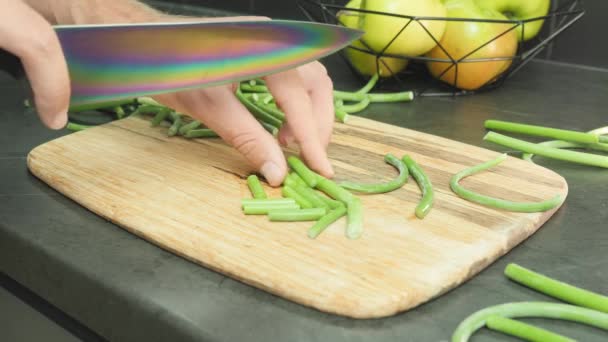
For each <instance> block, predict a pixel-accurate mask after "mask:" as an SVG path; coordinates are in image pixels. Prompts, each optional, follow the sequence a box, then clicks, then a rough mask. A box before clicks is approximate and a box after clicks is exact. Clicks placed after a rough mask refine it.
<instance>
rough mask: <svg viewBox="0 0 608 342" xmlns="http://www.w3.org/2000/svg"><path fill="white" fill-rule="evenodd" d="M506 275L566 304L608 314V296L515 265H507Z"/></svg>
mask: <svg viewBox="0 0 608 342" xmlns="http://www.w3.org/2000/svg"><path fill="white" fill-rule="evenodd" d="M505 275H506V276H507V277H508V278H509V279H511V280H513V281H516V282H518V283H520V284H522V285H524V286H527V287H529V288H532V289H534V290H536V291H539V292H542V293H544V294H547V295H549V296H552V297H555V298H557V299H561V300H563V301H565V302H568V303H571V304H576V305H579V306H583V307H586V308H589V309H593V310H597V311H601V312H605V313H608V296H603V295H601V294H598V293H595V292H592V291H589V290H585V289H581V288H578V287H576V286H572V285H570V284H567V283H564V282H561V281H558V280H555V279H552V278H549V277H547V276H545V275H542V274H540V273H536V272H534V271H531V270H528V269H526V268H524V267H521V266H519V265H517V264H513V263H511V264H509V265H507V267H506V268H505Z"/></svg>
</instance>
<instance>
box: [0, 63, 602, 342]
mask: <svg viewBox="0 0 608 342" xmlns="http://www.w3.org/2000/svg"><path fill="white" fill-rule="evenodd" d="M334 62H335V63H334ZM334 62H331V63H330V62H328V66H329V69H330V73H331V75H332V77H333V78H334V81H335V84H336V88H340V89H349V88H350V89H353V88H356V87H357V85H356V83H354V79H353V77H352V76H351V75H349V74H348V73H347V70H346V69H345V68H344V66H343V65H342V64H340V63H339V62H338V61H337V60H334ZM23 94H24V93H23V92H22V91H21V90H20V88H18V87H17V85H16V84H15V83H13V82H11V81H9V80H8V79H5V78H0V117H1V120H0V128H1V131H2V132H3V134H2V135H0V172H1V173H2V175H1V177H0V197H1V198H2V205H0V274H1V273H4V274H5V275H7V276H8V277H10V278H12V279H14V280H16V281H17V282H19V283H20V284H22V285H23V286H25V287H26V288H28V289H29V290H31V291H33V292H34V293H36V294H37V295H38V296H40V297H42V298H44V299H45V300H46V301H48V302H49V303H51V304H52V305H54V306H56V307H57V308H59V309H60V310H62V311H63V312H65V313H66V314H67V315H69V316H71V317H73V318H74V319H76V320H77V321H79V322H80V323H81V324H83V325H84V326H86V327H88V328H89V329H91V330H92V331H94V332H96V333H97V334H99V335H101V336H103V337H105V338H107V339H109V340H116V341H123V340H130V341H135V340H146V341H153V340H171V341H241V340H249V341H372V340H373V341H447V340H448V339H449V337H450V336H451V333H452V332H453V330H454V328H455V327H456V325H457V324H458V323H459V322H460V321H462V320H463V319H464V318H465V317H466V316H467V315H469V314H471V313H472V312H474V311H476V310H479V309H481V308H484V307H486V306H489V305H493V304H498V303H504V302H511V301H524V300H551V299H550V298H548V297H545V296H543V295H541V294H538V293H536V292H534V291H531V290H528V289H526V288H523V287H521V286H519V285H517V284H514V283H512V282H510V281H508V280H507V279H506V278H505V277H504V276H503V274H502V272H503V270H504V267H505V265H506V264H507V263H508V262H516V263H519V264H521V265H523V266H527V267H529V268H532V269H535V270H539V271H542V272H543V273H546V274H548V275H551V276H553V277H556V278H559V279H561V280H564V281H567V282H570V283H573V284H577V285H579V286H582V287H585V288H588V289H591V290H594V291H598V292H602V293H608V259H607V258H606V254H607V252H608V232H607V230H606V229H607V227H606V222H608V198H607V197H606V194H607V191H606V190H608V186H607V184H608V171H606V170H603V169H597V168H591V167H582V166H577V165H571V164H565V163H561V162H556V161H547V160H543V159H538V161H539V163H542V164H543V165H545V166H547V167H550V168H552V169H553V170H555V171H556V172H558V173H560V174H561V175H563V176H564V177H565V178H566V180H567V181H568V183H569V187H570V194H569V197H568V199H567V201H566V203H565V205H564V207H563V208H562V209H560V210H559V212H558V213H557V214H556V215H555V216H554V217H553V218H552V219H550V220H549V221H548V222H547V223H546V224H545V225H544V226H543V227H542V228H541V229H540V230H539V231H538V232H537V233H536V234H535V235H533V236H532V237H530V238H529V239H528V240H526V241H525V242H523V243H522V244H521V245H519V246H518V247H516V248H515V249H513V250H512V251H511V252H510V253H509V254H507V255H506V256H504V257H503V258H501V259H500V260H498V261H497V262H496V263H495V264H493V265H492V266H490V267H489V268H487V269H486V270H484V271H483V272H481V273H480V274H479V275H478V276H476V277H475V278H473V279H472V280H470V281H469V282H467V283H465V284H463V285H462V286H460V287H458V288H456V289H454V290H453V291H450V292H449V293H447V294H445V295H443V296H441V297H440V298H437V299H435V300H433V301H431V302H429V303H427V304H424V305H422V306H420V307H418V308H416V309H414V310H412V311H409V312H406V313H403V314H399V315H397V316H394V317H390V318H385V319H377V320H352V319H347V318H342V317H338V316H332V315H328V314H324V313H320V312H318V311H315V310H313V309H309V308H306V307H303V306H300V305H298V304H294V303H291V302H288V301H286V300H283V299H281V298H278V297H275V296H273V295H270V294H268V293H265V292H263V291H260V290H257V289H255V288H253V287H250V286H247V285H244V284H241V283H239V282H237V281H234V280H232V279H230V278H226V277H224V276H222V275H220V274H217V273H215V272H212V271H210V270H207V269H205V268H202V267H199V266H197V265H195V264H193V263H190V262H188V261H185V260H184V259H181V258H179V257H177V256H174V255H172V254H170V253H168V252H165V251H163V250H161V249H159V248H157V247H155V246H154V245H151V244H149V243H147V242H145V241H143V240H141V239H139V238H137V237H135V236H134V235H131V234H129V233H127V232H126V231H124V230H122V229H120V228H119V227H117V226H115V225H113V224H111V223H109V222H107V221H105V220H104V219H102V218H100V217H98V216H96V215H94V214H93V213H91V212H89V211H87V210H86V209H84V208H82V207H80V206H79V205H77V204H76V203H74V202H72V201H71V200H69V199H67V198H65V197H63V196H62V195H60V194H58V193H56V192H55V191H54V190H52V189H50V188H49V187H48V186H46V185H45V184H43V183H41V182H40V181H38V180H37V179H35V178H34V177H33V176H32V175H30V174H29V173H28V171H27V168H26V163H25V156H26V154H27V153H28V151H30V150H31V149H32V148H33V147H35V146H37V145H39V144H42V143H44V142H46V141H48V140H50V139H52V138H55V137H58V136H60V135H62V134H67V132H63V131H62V132H54V131H50V130H47V129H45V128H43V127H42V125H41V124H40V122H39V121H38V119H37V117H36V115H35V114H34V113H32V112H29V111H24V109H23V107H22V99H23ZM607 95H608V70H601V69H591V68H585V67H577V66H572V65H559V64H551V63H546V62H532V63H530V64H529V65H527V66H526V67H525V68H524V69H522V70H521V71H520V72H519V73H517V74H516V75H515V76H514V77H513V78H512V79H510V80H509V81H508V82H507V83H506V84H505V85H504V86H503V87H502V88H499V89H496V90H494V91H492V92H488V93H482V94H477V95H474V96H466V97H456V98H419V99H416V100H415V101H414V102H412V103H409V104H391V105H374V106H373V107H370V109H369V110H367V111H366V112H364V113H363V114H362V115H364V116H367V117H370V118H373V119H376V120H379V121H383V122H387V123H391V124H395V125H400V126H405V127H409V128H411V129H415V130H420V131H424V132H428V133H432V134H436V135H439V136H443V137H447V138H451V139H454V140H458V141H463V142H466V143H470V144H473V145H478V146H485V147H490V148H494V149H496V147H495V146H492V145H489V144H485V143H482V141H481V138H482V137H483V135H484V130H483V121H484V120H485V119H488V118H496V119H504V120H517V121H525V122H530V123H538V124H546V125H552V126H558V127H569V128H573V129H580V130H589V129H593V128H596V127H600V126H602V125H606V118H607V114H606V109H605V103H606V102H605V101H606V98H605V97H604V96H607ZM1 310H2V308H0V311H1ZM530 322H535V323H538V324H540V325H542V326H544V327H548V328H550V329H552V330H554V331H556V332H560V333H563V334H566V335H569V336H571V337H573V338H578V339H580V340H581V341H605V340H606V339H607V338H608V333H606V332H602V331H600V330H598V329H594V328H589V327H584V326H581V325H577V324H571V323H563V322H555V321H553V322H551V321H547V320H530ZM490 340H491V341H510V340H512V339H510V338H507V337H504V336H502V335H499V334H496V333H491V332H488V331H485V330H484V331H483V332H481V333H479V334H478V335H476V336H475V338H474V339H473V341H490Z"/></svg>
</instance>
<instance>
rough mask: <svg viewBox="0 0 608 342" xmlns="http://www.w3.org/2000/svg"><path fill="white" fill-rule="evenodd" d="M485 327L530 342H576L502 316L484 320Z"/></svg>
mask: <svg viewBox="0 0 608 342" xmlns="http://www.w3.org/2000/svg"><path fill="white" fill-rule="evenodd" d="M486 327H488V329H490V330H494V331H498V332H501V333H504V334H507V335H511V336H515V337H519V338H521V339H524V340H526V341H532V342H576V341H575V340H573V339H571V338H568V337H566V336H563V335H559V334H556V333H554V332H551V331H549V330H545V329H542V328H539V327H535V326H533V325H531V324H527V323H524V322H520V321H516V320H514V319H510V318H506V317H502V316H498V315H496V316H490V317H488V318H487V319H486Z"/></svg>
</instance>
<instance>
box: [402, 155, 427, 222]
mask: <svg viewBox="0 0 608 342" xmlns="http://www.w3.org/2000/svg"><path fill="white" fill-rule="evenodd" d="M402 160H403V162H404V163H405V165H406V166H407V168H408V170H409V172H410V174H411V175H412V178H414V180H415V181H416V183H417V184H418V187H419V188H420V191H421V192H422V199H421V200H420V203H418V205H417V206H416V211H415V213H416V217H418V218H419V219H423V218H424V217H425V216H426V215H427V214H428V213H429V211H431V208H432V207H433V201H434V198H435V194H434V190H433V184H432V183H431V180H430V179H429V177H428V176H427V175H426V174H425V173H424V171H423V170H422V168H421V167H420V166H419V165H418V164H417V163H416V162H415V161H414V160H413V159H412V158H411V157H410V156H408V155H405V156H403V158H402Z"/></svg>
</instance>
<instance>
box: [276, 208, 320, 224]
mask: <svg viewBox="0 0 608 342" xmlns="http://www.w3.org/2000/svg"><path fill="white" fill-rule="evenodd" d="M326 212H327V211H326V210H325V208H308V209H276V210H271V211H269V212H268V219H269V220H270V221H316V220H318V219H320V218H321V217H323V216H324V215H325V214H326Z"/></svg>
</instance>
